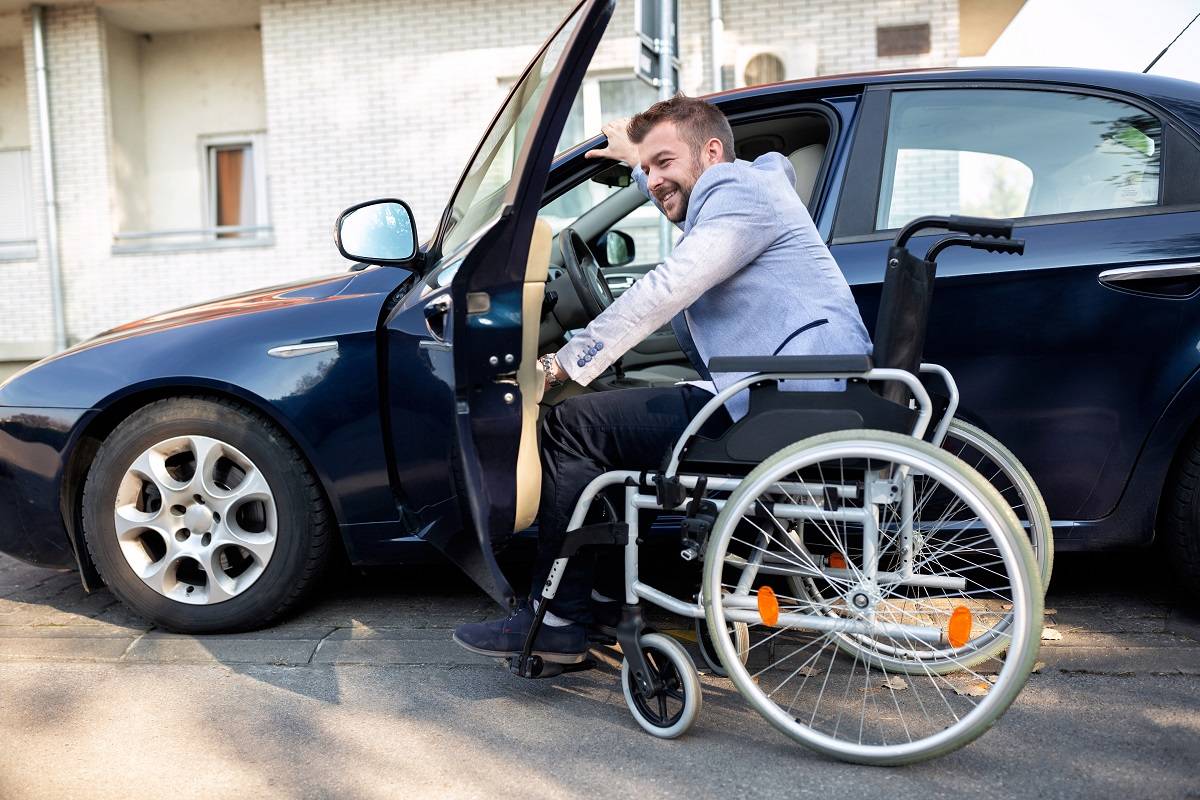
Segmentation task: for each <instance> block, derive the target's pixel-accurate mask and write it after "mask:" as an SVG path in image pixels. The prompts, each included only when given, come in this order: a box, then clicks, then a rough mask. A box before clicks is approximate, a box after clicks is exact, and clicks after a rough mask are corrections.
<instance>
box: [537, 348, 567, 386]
mask: <svg viewBox="0 0 1200 800" xmlns="http://www.w3.org/2000/svg"><path fill="white" fill-rule="evenodd" d="M538 363H539V364H541V365H542V372H543V373H545V375H546V386H547V387H549V388H551V389H555V388H557V387H559V386H562V385H563V382H562V381H560V380H559V379H558V376H557V375H555V374H554V372H555V370H554V366H555V364H554V354H553V353H546V354H545V355H544V356H538Z"/></svg>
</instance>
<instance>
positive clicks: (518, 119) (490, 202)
mask: <svg viewBox="0 0 1200 800" xmlns="http://www.w3.org/2000/svg"><path fill="white" fill-rule="evenodd" d="M581 8H582V5H581V6H580V8H577V9H576V10H575V13H573V14H572V15H571V17H570V18H569V19H567V20H566V22H564V23H563V26H562V27H561V28H559V30H558V32H557V33H556V34H554V38H553V39H551V40H550V41H549V42H548V43H547V44H546V46H545V48H544V49H543V50H542V51H541V53H539V54H538V57H537V59H536V60H535V61H534V62H533V64H532V65H531V66H530V68H529V70H528V71H527V72H526V73H525V75H524V77H523V78H522V79H521V81H520V83H518V84H517V86H516V88H515V89H514V90H513V92H512V94H511V95H509V98H508V101H507V103H506V104H505V106H504V108H503V109H502V110H501V112H500V116H499V117H498V118H497V119H496V124H495V125H493V126H492V129H491V130H490V131H488V135H487V138H485V139H484V140H483V144H482V145H481V146H480V148H479V152H478V153H477V154H476V155H475V158H474V160H473V161H472V162H471V164H470V166H468V167H467V172H466V174H465V176H464V177H463V181H462V186H460V187H459V190H458V193H457V194H456V195H455V196H454V198H453V199H452V200H451V201H450V218H449V219H448V220H447V222H446V233H445V236H444V237H443V239H442V248H441V250H442V252H443V253H449V252H451V251H453V250H454V249H456V248H457V247H458V246H459V245H461V244H462V243H463V242H466V241H467V240H468V239H470V238H471V237H472V236H473V235H474V234H475V233H476V232H477V231H478V230H479V229H480V228H482V227H483V226H484V225H485V224H486V223H487V222H488V221H489V220H491V219H492V218H493V217H495V216H496V215H497V214H498V213H499V212H500V206H501V205H502V204H503V202H504V194H505V191H506V190H507V189H508V184H509V181H511V180H512V176H513V170H514V169H515V167H516V162H517V158H518V157H519V156H520V154H521V149H522V147H523V145H524V144H525V137H526V136H528V135H529V133H530V131H531V130H532V124H531V123H532V121H533V116H534V114H536V113H537V107H538V103H539V102H541V99H542V93H543V92H544V91H545V90H546V86H547V85H548V84H549V83H550V76H551V75H553V73H554V69H555V67H557V66H558V62H559V59H560V57H561V56H562V53H563V50H564V49H565V48H566V45H567V41H568V40H569V39H570V38H571V32H572V31H573V30H574V29H575V24H576V22H577V21H578V19H579V13H580V10H581Z"/></svg>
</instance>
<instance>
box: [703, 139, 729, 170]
mask: <svg viewBox="0 0 1200 800" xmlns="http://www.w3.org/2000/svg"><path fill="white" fill-rule="evenodd" d="M724 160H725V145H724V143H722V142H721V140H720V139H718V138H717V137H715V136H714V137H713V138H711V139H709V140H708V141H707V142H705V143H704V161H705V166H709V167H711V166H712V165H713V164H720V163H721V162H722V161H724Z"/></svg>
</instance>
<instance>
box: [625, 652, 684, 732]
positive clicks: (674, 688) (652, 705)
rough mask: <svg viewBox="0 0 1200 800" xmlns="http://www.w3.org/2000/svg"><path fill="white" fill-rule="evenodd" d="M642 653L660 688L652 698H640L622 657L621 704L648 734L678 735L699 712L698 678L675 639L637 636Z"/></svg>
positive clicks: (627, 662) (630, 671) (628, 668)
mask: <svg viewBox="0 0 1200 800" xmlns="http://www.w3.org/2000/svg"><path fill="white" fill-rule="evenodd" d="M641 645H642V653H643V654H645V657H646V662H647V663H648V664H649V666H650V670H651V672H653V673H654V677H655V678H656V679H657V680H658V682H659V683H660V684H661V686H662V688H661V689H659V691H658V692H657V693H656V694H655V695H654V696H653V697H649V698H646V697H643V696H642V694H641V693H640V692H639V691H638V690H637V686H636V685H635V683H634V679H633V671H632V670H631V669H630V667H629V661H628V659H626V660H625V661H622V662H621V688H622V689H624V691H625V704H626V705H627V706H629V711H630V712H631V713H632V714H633V718H634V719H636V720H637V722H638V724H639V725H641V726H642V728H643V729H644V730H645V731H646V732H647V733H649V734H650V735H651V736H657V737H658V738H660V739H674V738H675V737H677V736H682V735H683V733H684V732H685V731H687V729H688V728H690V727H692V723H693V722H695V721H696V717H697V716H698V715H699V714H700V704H701V700H702V695H701V693H700V678H699V676H698V675H697V674H696V667H695V665H694V664H693V663H692V658H691V656H689V655H688V654H687V651H686V650H684V649H683V645H681V644H679V642H677V641H675V640H674V639H672V638H670V637H669V636H664V635H663V634H661V633H649V634H646V635H645V636H643V637H642V639H641Z"/></svg>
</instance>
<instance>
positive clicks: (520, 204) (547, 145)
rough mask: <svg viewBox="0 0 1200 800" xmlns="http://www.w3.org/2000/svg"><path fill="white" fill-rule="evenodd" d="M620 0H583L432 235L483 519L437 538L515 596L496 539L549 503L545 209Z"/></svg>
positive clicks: (489, 582) (513, 97)
mask: <svg viewBox="0 0 1200 800" xmlns="http://www.w3.org/2000/svg"><path fill="white" fill-rule="evenodd" d="M614 5H615V0H582V2H580V3H579V4H578V5H577V6H576V7H575V8H574V9H573V10H572V11H571V13H570V14H568V15H567V17H566V19H565V20H563V22H562V23H561V24H560V25H559V27H558V28H557V30H555V32H554V33H553V34H552V35H551V36H550V38H549V39H548V40H547V41H546V43H545V44H544V45H543V46H542V48H541V49H540V50H539V51H538V54H537V56H536V57H535V58H534V59H533V61H532V62H530V64H529V66H528V67H526V69H525V72H524V73H523V74H522V76H521V78H520V79H519V80H518V81H517V82H516V84H515V85H514V86H513V89H512V91H511V92H510V94H509V96H508V99H507V100H506V101H505V103H504V105H503V106H502V107H501V109H500V112H499V113H498V114H497V115H496V118H495V119H494V120H493V122H492V125H491V127H490V129H489V130H488V132H487V134H486V135H485V136H484V138H483V140H482V141H481V142H480V145H479V147H478V148H477V149H476V151H475V155H474V156H473V157H472V159H471V162H470V164H469V165H468V166H467V169H466V171H465V172H464V173H463V176H462V178H461V179H460V180H459V185H458V187H457V189H456V190H455V192H454V195H453V197H452V199H451V201H450V204H449V206H448V207H447V208H446V211H445V214H444V215H443V217H442V221H441V225H440V227H439V229H438V233H437V236H436V238H435V241H434V243H433V246H432V248H431V249H432V250H433V251H434V253H436V257H440V258H441V259H442V261H443V262H452V261H458V262H459V266H458V269H457V271H456V272H455V273H454V278H453V281H452V282H451V286H450V289H451V291H450V304H449V307H448V308H446V309H445V313H446V322H447V324H446V325H445V330H446V332H447V333H448V334H449V335H448V337H447V338H448V340H449V344H450V345H451V348H452V352H453V355H454V373H455V394H456V404H455V417H456V420H455V429H456V432H457V437H458V453H457V455H458V466H459V468H460V469H459V470H458V473H459V474H458V476H457V477H458V478H459V480H458V483H459V490H460V492H461V493H462V499H463V501H464V505H465V506H466V509H467V510H469V518H470V521H471V522H472V523H473V525H472V526H469V527H468V526H464V529H463V530H461V531H458V532H456V533H453V534H451V535H450V536H448V537H446V538H443V539H440V540H439V541H437V542H435V544H436V545H437V546H438V547H439V548H440V549H441V550H442V551H443V552H444V553H445V554H446V556H448V557H449V558H450V559H451V560H452V561H454V562H455V563H456V564H458V565H459V566H460V567H461V568H462V569H463V570H464V571H465V572H466V573H467V574H468V575H469V576H470V577H471V578H472V579H473V580H474V581H475V582H476V583H477V584H479V586H480V587H481V588H482V589H484V591H486V592H487V593H488V594H489V595H491V596H492V597H493V598H494V599H495V600H496V601H497V602H500V603H506V604H512V603H513V602H515V597H514V595H513V591H512V588H511V587H510V586H509V584H508V581H507V580H506V579H505V577H504V575H503V574H502V573H501V572H500V569H499V567H498V566H497V564H496V559H495V556H494V551H493V544H494V543H499V542H501V541H502V540H505V539H508V538H509V537H510V536H511V535H512V534H513V533H514V532H515V531H518V530H521V529H523V528H527V527H529V525H531V524H532V523H533V520H534V517H535V516H536V514H537V504H538V497H539V494H540V486H541V464H540V459H539V456H538V452H537V435H536V434H537V428H536V426H537V410H538V406H537V402H538V400H539V399H540V396H541V389H542V376H541V371H540V368H539V365H538V363H537V356H538V353H537V338H538V337H537V334H538V327H539V322H540V316H541V313H540V312H541V307H542V300H543V296H544V292H545V280H546V273H547V268H548V265H549V258H550V242H551V235H550V229H549V225H548V224H547V223H546V222H544V221H539V220H538V219H537V213H538V208H539V207H540V205H541V200H542V193H543V191H544V189H545V184H546V177H547V173H548V171H549V167H550V162H551V160H552V159H553V157H554V153H555V150H556V146H557V144H558V141H559V137H560V136H561V135H562V130H563V126H564V124H565V123H566V119H567V115H568V114H569V112H570V109H571V104H572V101H573V100H574V98H575V94H576V92H577V91H578V90H579V87H580V84H581V83H582V82H583V77H584V73H585V72H586V70H587V66H588V63H589V62H590V61H591V58H592V54H593V53H594V52H595V50H596V47H597V45H598V44H599V42H600V38H601V36H603V34H604V30H605V28H606V26H607V25H608V21H609V19H610V18H611V17H612V12H613V7H614Z"/></svg>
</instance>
